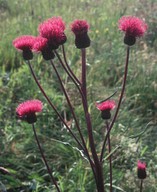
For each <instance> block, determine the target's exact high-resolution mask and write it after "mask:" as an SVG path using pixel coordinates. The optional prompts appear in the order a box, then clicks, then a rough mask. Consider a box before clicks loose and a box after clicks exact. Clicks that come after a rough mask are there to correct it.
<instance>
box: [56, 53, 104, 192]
mask: <svg viewBox="0 0 157 192" xmlns="http://www.w3.org/2000/svg"><path fill="white" fill-rule="evenodd" d="M54 52H55V54H56V56H57V57H58V59H59V61H60V63H61V65H62V66H63V68H64V70H65V71H66V72H67V74H68V75H69V77H70V78H71V79H72V81H73V82H74V84H75V85H76V86H77V88H78V90H79V92H80V94H81V97H82V104H83V108H84V113H85V118H86V124H87V131H88V138H89V143H90V148H91V152H92V156H93V160H94V166H93V165H91V167H92V170H93V174H94V178H95V181H96V185H97V189H98V192H104V183H103V171H102V165H101V162H100V161H99V158H98V156H97V153H96V149H95V144H94V138H93V133H92V124H91V119H90V114H89V112H88V104H87V99H86V98H85V95H84V93H83V90H82V89H80V87H79V85H78V84H77V83H76V81H75V80H74V78H73V77H72V76H71V74H70V73H69V71H68V70H67V69H66V67H65V66H64V63H63V61H62V59H61V58H60V56H59V54H58V53H57V51H54ZM84 53H85V52H84ZM83 57H84V58H83V59H82V61H83V62H84V65H86V58H85V54H83ZM85 68H86V67H85ZM83 73H85V72H83ZM84 78H85V82H86V75H84ZM85 86H86V83H85ZM85 89H86V87H85Z"/></svg>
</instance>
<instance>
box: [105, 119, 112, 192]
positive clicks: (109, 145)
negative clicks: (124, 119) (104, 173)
mask: <svg viewBox="0 0 157 192" xmlns="http://www.w3.org/2000/svg"><path fill="white" fill-rule="evenodd" d="M106 128H107V131H108V129H109V124H108V121H106ZM107 140H108V153H109V154H110V153H111V140H110V134H109V135H108V138H107ZM109 168H110V192H112V155H110V156H109Z"/></svg>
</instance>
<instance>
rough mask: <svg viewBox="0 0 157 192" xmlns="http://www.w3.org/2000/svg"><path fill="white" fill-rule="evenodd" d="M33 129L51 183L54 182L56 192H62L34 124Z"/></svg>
mask: <svg viewBox="0 0 157 192" xmlns="http://www.w3.org/2000/svg"><path fill="white" fill-rule="evenodd" d="M32 129H33V132H34V137H35V140H36V142H37V145H38V148H39V151H40V154H41V157H42V159H43V161H44V163H45V166H46V169H47V172H48V174H49V176H50V178H51V182H52V184H54V185H55V187H56V190H57V191H58V192H61V191H60V189H59V187H58V184H57V182H56V180H55V178H54V177H53V175H52V172H51V169H50V167H49V165H48V163H47V160H46V157H45V155H44V153H43V150H42V147H41V145H40V142H39V139H38V136H37V133H36V130H35V126H34V123H33V124H32Z"/></svg>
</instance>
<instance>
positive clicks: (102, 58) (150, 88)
mask: <svg viewBox="0 0 157 192" xmlns="http://www.w3.org/2000/svg"><path fill="white" fill-rule="evenodd" d="M123 15H135V16H138V17H140V18H142V19H143V18H144V19H145V22H146V23H147V24H148V32H147V34H146V35H145V37H144V38H142V39H139V40H137V43H136V45H134V46H133V47H132V48H131V55H130V63H129V72H128V79H127V86H126V92H125V97H124V99H123V103H122V106H121V109H120V113H119V116H118V119H117V121H116V123H115V125H114V128H113V130H112V133H111V140H112V143H113V146H112V148H113V149H115V151H114V153H113V184H114V192H120V191H125V192H136V191H137V192H138V191H139V188H138V187H139V182H138V178H137V173H136V169H137V160H138V159H142V160H143V161H145V162H146V163H147V173H148V177H147V178H146V180H145V182H144V192H155V191H157V187H156V180H157V164H156V162H157V143H156V138H157V54H156V51H157V2H156V1H155V0H151V1H149V3H148V1H146V0H132V1H130V0H125V1H123V0H58V1H51V0H44V1H42V0H38V1H36V0H0V71H1V73H0V94H1V97H0V149H1V150H0V166H2V167H5V168H7V169H8V170H9V171H10V174H9V175H2V174H1V173H0V191H1V190H2V189H1V188H2V184H4V185H5V187H6V188H7V191H8V192H14V191H16V192H17V191H22V190H23V191H28V192H29V191H33V192H50V191H55V189H53V187H52V186H51V184H50V182H49V176H48V174H47V172H46V169H45V167H44V166H43V163H42V161H41V157H40V155H39V152H38V149H37V146H36V143H35V142H34V137H33V134H32V130H31V129H30V127H29V125H27V124H26V123H21V121H20V120H18V119H17V118H16V114H15V109H16V107H17V105H18V104H19V103H20V102H23V101H24V100H27V99H31V98H38V99H40V100H42V101H43V103H44V111H43V113H42V114H40V115H39V121H38V122H37V131H38V134H39V137H40V140H41V141H42V143H43V147H44V151H45V154H46V156H47V158H48V162H49V164H50V165H51V168H52V170H53V174H54V175H55V177H56V178H57V180H58V181H59V183H60V186H61V190H62V191H63V192H94V187H95V184H94V180H93V175H92V172H91V170H90V168H89V165H88V163H87V162H86V160H85V159H84V158H83V157H82V154H81V153H80V151H79V150H77V147H78V146H77V145H76V143H75V142H74V141H73V140H72V138H71V137H70V135H69V134H68V132H67V131H66V129H65V128H64V126H63V125H62V124H61V122H60V121H59V119H58V118H57V116H56V114H55V113H54V112H53V111H52V109H51V108H50V107H49V106H48V104H47V102H46V100H45V99H44V97H43V96H42V94H41V93H40V91H39V90H38V87H37V86H36V84H35V83H34V81H33V78H32V76H31V74H30V71H29V68H28V66H27V65H26V63H25V62H24V61H23V59H22V56H21V53H19V52H17V51H16V50H15V49H14V47H13V46H12V41H13V39H15V38H16V37H17V36H20V35H23V34H26V35H37V33H38V31H37V27H38V25H39V23H41V22H42V21H44V20H45V19H47V18H50V17H52V16H61V17H62V18H63V20H64V21H65V22H66V26H67V29H66V34H67V37H68V41H67V42H66V44H65V49H66V53H67V58H68V62H69V63H70V65H71V67H72V69H73V70H74V71H75V74H77V75H78V76H79V75H80V60H79V59H80V57H79V52H78V50H77V49H76V48H75V45H74V42H73V41H74V38H73V36H72V34H71V32H70V30H69V25H70V23H71V22H72V21H73V20H75V19H85V20H87V21H88V23H89V24H90V31H89V36H90V38H91V40H92V43H91V46H90V48H88V49H87V63H88V82H87V85H88V97H89V102H90V111H91V115H92V119H93V125H94V127H95V129H94V137H95V139H96V141H97V149H99V147H100V141H101V139H102V132H103V131H104V130H103V126H104V125H103V121H102V120H101V118H100V113H99V112H98V111H97V110H96V107H95V102H96V101H97V100H103V99H105V98H107V97H108V96H110V95H111V94H112V93H114V92H115V91H116V90H119V88H120V87H121V82H122V75H123V70H124V62H125V54H126V53H125V48H126V47H125V45H124V43H123V36H122V34H121V33H120V31H119V30H118V27H117V23H118V20H119V18H120V17H121V16H123ZM32 65H33V67H34V69H35V71H36V73H37V74H38V78H39V80H40V82H41V84H42V85H43V86H44V88H45V89H46V92H47V94H48V95H49V97H50V98H51V99H52V100H53V103H54V104H55V105H56V106H57V107H58V110H59V111H60V113H61V114H62V115H65V114H66V116H67V119H68V120H69V121H70V120H71V116H70V113H69V111H68V108H67V104H66V102H65V98H64V97H63V94H62V92H61V90H60V86H59V84H58V82H57V81H56V75H55V74H54V72H53V71H52V69H51V67H50V66H49V65H48V64H47V63H46V62H45V61H44V60H43V59H42V58H41V56H39V55H36V56H35V58H34V60H33V62H32ZM58 69H59V70H60V72H62V69H61V68H60V66H59V64H58ZM63 78H64V79H65V82H64V83H65V84H66V88H67V90H68V91H69V95H70V98H71V100H72V102H73V103H74V104H75V106H76V108H75V110H76V112H77V114H78V117H79V118H80V119H79V120H80V122H81V125H82V127H85V125H84V118H83V115H81V114H82V108H81V107H80V102H81V101H80V100H79V99H78V97H77V92H76V90H75V87H74V86H73V85H72V84H71V82H70V81H68V79H67V76H66V75H65V74H63ZM118 94H119V92H118V91H117V93H116V94H115V95H114V99H115V100H116V99H117V97H118ZM113 113H114V112H113ZM84 135H86V130H84ZM87 145H88V140H87ZM105 172H106V174H105V175H106V178H105V183H106V191H107V190H109V188H108V186H109V179H108V177H107V176H108V174H107V173H108V162H107V161H106V162H105Z"/></svg>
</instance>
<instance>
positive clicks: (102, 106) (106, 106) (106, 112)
mask: <svg viewBox="0 0 157 192" xmlns="http://www.w3.org/2000/svg"><path fill="white" fill-rule="evenodd" d="M115 107H116V104H115V101H113V100H108V101H104V102H101V103H96V108H97V109H98V110H100V111H101V117H102V118H103V119H110V118H111V113H110V111H111V110H113V109H114V108H115Z"/></svg>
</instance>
